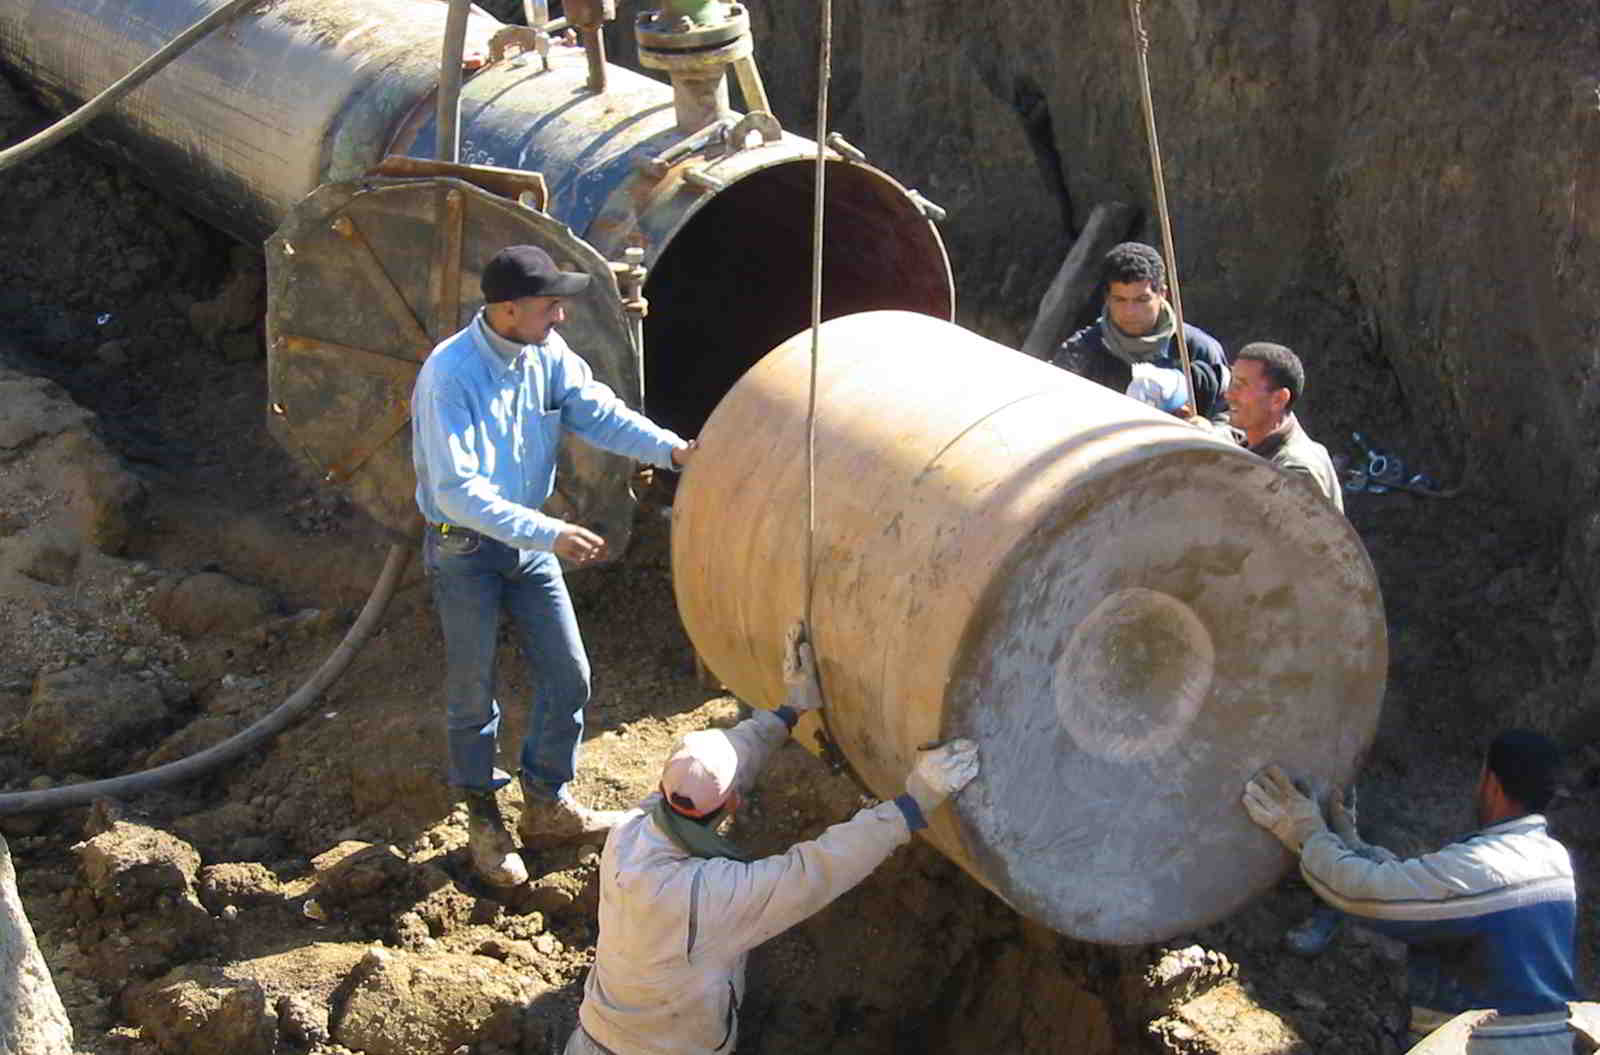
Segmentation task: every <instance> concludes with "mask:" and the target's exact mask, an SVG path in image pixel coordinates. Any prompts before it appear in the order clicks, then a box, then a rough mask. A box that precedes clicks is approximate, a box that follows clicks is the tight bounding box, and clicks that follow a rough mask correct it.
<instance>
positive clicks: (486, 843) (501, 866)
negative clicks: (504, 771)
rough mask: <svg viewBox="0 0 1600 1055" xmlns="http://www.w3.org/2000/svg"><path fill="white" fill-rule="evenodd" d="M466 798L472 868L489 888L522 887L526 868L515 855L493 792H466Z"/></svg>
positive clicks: (504, 820)
mask: <svg viewBox="0 0 1600 1055" xmlns="http://www.w3.org/2000/svg"><path fill="white" fill-rule="evenodd" d="M466 798H467V850H468V852H469V853H470V854H471V855H472V869H473V871H475V872H477V873H478V875H479V877H480V878H482V879H483V881H484V882H485V883H488V884H489V885H490V886H503V887H510V886H521V885H522V884H523V883H526V882H527V881H528V868H527V866H526V865H524V864H523V863H522V858H521V857H520V856H519V855H518V854H517V846H516V843H514V842H512V841H511V832H510V831H509V830H507V828H506V818H505V815H504V814H502V813H501V812H500V803H499V802H498V801H497V800H496V799H495V797H494V792H492V791H469V792H467V794H466Z"/></svg>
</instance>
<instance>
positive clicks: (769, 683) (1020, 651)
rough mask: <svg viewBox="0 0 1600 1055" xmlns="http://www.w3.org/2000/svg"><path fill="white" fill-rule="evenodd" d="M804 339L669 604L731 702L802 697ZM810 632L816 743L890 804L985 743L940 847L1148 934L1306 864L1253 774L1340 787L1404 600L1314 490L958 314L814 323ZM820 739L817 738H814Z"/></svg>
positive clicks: (780, 371) (698, 529) (711, 471)
mask: <svg viewBox="0 0 1600 1055" xmlns="http://www.w3.org/2000/svg"><path fill="white" fill-rule="evenodd" d="M809 371H810V333H809V331H807V332H805V333H802V334H800V335H798V336H796V337H794V338H792V339H790V340H788V341H786V342H784V343H783V344H781V345H779V346H778V347H777V348H776V349H775V350H774V351H772V352H771V353H770V354H769V355H767V356H766V357H765V358H763V359H761V360H760V362H759V363H757V365H756V366H755V367H754V368H753V369H751V370H750V372H749V373H748V374H746V375H745V376H744V377H743V379H741V380H740V381H739V382H738V384H737V385H735V386H734V388H733V389H732V390H731V391H730V392H729V393H728V395H727V396H726V397H725V398H724V399H723V400H722V402H721V404H720V405H719V406H717V408H716V409H715V411H714V412H713V414H712V415H711V418H710V420H709V421H708V422H707V423H706V426H705V428H704V429H703V430H702V431H701V433H700V452H699V454H698V457H697V458H696V460H695V462H694V465H693V466H692V467H691V468H690V470H689V471H688V472H687V473H686V474H685V476H684V479H683V481H682V483H681V485H680V488H679V491H678V499H677V504H676V506H675V509H674V533H673V548H672V552H673V570H674V577H675V581H676V588H677V594H678V604H679V608H680V611H681V613H682V616H683V620H684V623H685V625H686V627H687V629H688V631H689V635H690V637H691V639H692V640H693V642H694V644H695V647H696V648H697V649H698V650H699V651H700V653H701V655H702V657H703V658H704V659H705V661H706V663H707V664H708V666H709V667H710V668H711V669H712V671H714V672H715V674H716V675H717V676H718V677H719V678H721V679H722V681H723V682H724V683H725V684H726V685H727V686H728V687H729V688H730V689H731V690H732V691H734V692H735V693H737V694H738V695H740V696H741V697H743V698H745V699H747V700H750V701H752V702H755V703H757V704H760V705H768V706H770V705H775V704H776V703H778V702H780V700H781V697H782V688H783V687H782V683H781V679H780V674H779V660H780V656H781V652H782V644H783V635H784V630H785V628H786V627H787V626H788V624H789V623H790V622H792V621H793V620H794V619H795V618H796V617H798V616H799V615H800V614H801V612H802V610H803V608H804V604H805V582H804V579H805V567H804V563H805V554H806V522H807V518H806V507H807V497H806V495H807V484H806V460H805V456H804V452H805V449H806V407H807V397H808V384H809ZM818 384H819V388H818V395H817V405H818V408H819V409H818V419H817V425H816V429H817V433H816V437H817V438H816V483H815V495H816V498H815V502H816V532H817V535H816V538H815V553H816V569H815V576H814V589H815V594H814V602H813V605H814V607H813V625H812V634H813V638H814V640H815V643H816V649H817V653H818V656H819V657H820V661H821V673H822V684H823V690H824V693H825V695H826V697H827V701H828V706H827V710H826V725H827V729H826V735H827V737H828V738H830V739H831V742H832V746H833V747H834V748H836V749H837V751H838V752H839V753H840V754H842V756H843V758H844V759H845V760H847V761H848V764H849V766H850V767H851V768H852V769H853V770H854V772H855V774H856V775H857V776H858V777H859V779H860V780H861V782H862V783H863V784H864V785H865V786H866V787H867V788H868V789H869V790H870V791H871V792H872V793H874V794H876V795H879V796H883V797H888V796H891V795H894V794H896V793H898V792H899V790H900V789H901V786H902V781H903V779H904V776H905V774H906V772H907V771H908V770H909V769H910V767H911V766H912V764H913V761H914V759H915V755H916V750H917V748H918V746H919V745H922V744H925V743H928V742H930V741H937V740H942V739H945V738H947V737H954V736H967V737H972V738H974V739H976V740H977V741H978V743H979V745H980V751H981V754H982V760H983V772H982V775H981V776H980V777H979V779H978V781H977V782H976V783H975V784H973V785H972V787H971V788H969V789H968V790H967V791H966V792H965V793H963V794H962V795H960V796H959V797H957V798H956V799H955V800H953V803H952V807H950V808H946V809H944V810H941V811H940V813H939V815H938V816H937V817H936V818H935V819H934V821H933V824H932V826H931V827H930V828H929V829H928V831H927V833H926V834H927V836H928V838H929V839H930V841H931V842H932V843H933V844H934V845H935V846H937V847H938V848H939V849H940V850H941V851H942V852H944V853H945V854H947V855H948V856H949V857H950V858H951V859H953V860H954V861H956V862H957V863H958V864H960V865H961V867H963V868H964V869H966V870H967V871H968V872H969V873H970V874H971V875H972V876H973V877H974V878H976V879H977V880H978V881H980V882H981V883H983V884H984V885H985V886H987V887H988V888H989V889H991V890H992V891H994V892H995V893H996V894H998V895H999V896H1000V897H1002V898H1004V899H1005V900H1006V901H1007V902H1009V903H1010V904H1011V905H1012V906H1013V907H1014V908H1016V909H1017V911H1019V912H1021V913H1023V914H1024V915H1026V916H1029V917H1031V918H1033V919H1035V920H1038V921H1039V922H1041V923H1043V924H1045V925H1047V926H1049V927H1051V928H1053V929H1055V930H1057V931H1059V932H1061V933H1063V934H1066V935H1070V936H1072V937H1075V938H1080V939H1084V940H1089V941H1095V942H1108V943H1139V942H1149V941H1157V940H1161V939H1165V938H1168V937H1171V936H1173V935H1175V934H1179V933H1182V932H1184V931H1187V930H1191V929H1193V928H1195V927H1197V926H1201V925H1203V924H1206V923H1208V922H1211V921H1214V920H1216V919H1218V918H1220V917H1222V916H1224V915H1226V914H1228V913H1229V912H1231V911H1233V910H1235V909H1237V908H1239V907H1240V906H1241V905H1243V904H1244V903H1245V902H1247V901H1248V900H1250V899H1251V898H1252V897H1254V896H1255V895H1257V894H1259V893H1261V892H1262V891H1264V890H1265V889H1266V888H1267V887H1268V886H1270V885H1271V884H1272V883H1273V882H1274V880H1275V879H1276V878H1277V877H1278V876H1279V875H1280V874H1281V873H1282V872H1283V870H1284V868H1285V866H1286V865H1287V863H1288V857H1287V855H1286V854H1285V853H1284V851H1283V850H1282V848H1281V847H1280V846H1279V845H1278V843H1277V842H1276V841H1275V840H1274V839H1273V838H1272V837H1271V836H1270V835H1267V834H1266V833H1265V832H1263V831H1261V830H1260V829H1259V828H1257V827H1256V826H1255V825H1254V824H1252V823H1251V822H1250V820H1249V819H1248V818H1247V817H1246V815H1245V813H1244V810H1243V808H1242V807H1241V806H1240V804H1239V796H1240V792H1241V790H1242V788H1243V785H1244V783H1245V781H1246V779H1248V778H1249V777H1250V776H1251V775H1252V774H1254V773H1255V772H1256V771H1258V770H1259V769H1260V768H1261V767H1263V766H1265V765H1266V764H1268V763H1270V762H1281V763H1283V764H1285V765H1287V766H1289V767H1290V768H1292V769H1293V770H1294V771H1295V772H1297V773H1301V774H1305V775H1307V776H1308V777H1310V778H1311V779H1312V780H1313V781H1315V782H1317V783H1318V784H1319V785H1320V786H1322V787H1324V788H1330V787H1333V786H1336V785H1340V784H1342V783H1343V782H1345V781H1347V780H1348V779H1349V778H1350V777H1351V775H1352V773H1353V771H1354V769H1355V766H1356V764H1357V762H1358V760H1359V758H1360V756H1361V755H1362V754H1363V752H1364V751H1365V750H1366V748H1367V747H1368V746H1369V744H1370V743H1371V740H1372V737H1373V734H1374V731H1375V729H1376V725H1377V720H1378V712H1379V707H1380V704H1381V700H1382V695H1383V686H1384V674H1385V669H1386V665H1387V645H1386V639H1385V631H1384V619H1383V605H1382V600H1381V597H1380V594H1379V590H1378V584H1377V581H1376V578H1375V576H1374V573H1373V569H1372V565H1371V563H1370V561H1369V560H1368V558H1367V554H1366V552H1365V550H1364V549H1363V548H1362V545H1361V543H1360V541H1359V539H1358V538H1357V536H1356V534H1355V532H1354V530H1353V529H1352V528H1351V527H1350V525H1349V524H1348V523H1347V522H1346V521H1345V519H1344V517H1343V516H1341V515H1340V514H1339V513H1338V512H1336V511H1335V510H1334V509H1333V507H1332V506H1330V505H1329V504H1328V503H1327V502H1326V501H1324V499H1323V498H1322V497H1321V495H1319V494H1317V493H1315V492H1314V491H1313V490H1312V489H1311V488H1309V487H1307V486H1304V485H1303V483H1302V482H1301V481H1299V480H1297V479H1294V478H1291V477H1289V476H1287V475H1286V474H1284V473H1282V472H1280V471H1279V470H1278V469H1276V468H1274V467H1273V466H1272V465H1270V464H1269V463H1267V462H1265V461H1263V460H1261V459H1260V458H1257V457H1255V456H1254V455H1251V454H1249V453H1247V452H1245V451H1243V450H1241V449H1239V448H1237V447H1234V446H1232V445H1231V444H1228V443H1225V442H1223V441H1221V440H1218V439H1215V438H1213V437H1212V436H1210V435H1209V434H1206V433H1202V432H1200V431H1199V430H1196V429H1194V428H1192V427H1190V426H1188V425H1185V424H1183V423H1181V422H1179V421H1177V420H1176V419H1174V418H1171V417H1168V416H1166V415H1163V414H1159V413H1157V412H1155V411H1152V410H1150V409H1148V408H1146V407H1144V406H1142V405H1141V404H1138V403H1136V402H1134V401H1133V400H1130V399H1127V398H1126V397H1124V396H1122V395H1120V394H1118V393H1115V392H1111V391H1108V390H1106V389H1103V388H1100V387H1098V386H1096V385H1093V384H1091V383H1089V382H1086V381H1084V380H1082V379H1080V378H1077V377H1074V376H1072V375H1070V374H1067V373H1065V372H1063V371H1060V370H1056V369H1054V368H1052V367H1049V366H1046V365H1044V364H1042V363H1040V362H1038V361H1037V360H1034V359H1032V358H1029V357H1027V356H1024V355H1022V354H1020V353H1018V352H1014V351H1012V350H1010V349H1007V348H1004V347H1001V346H1000V345H997V344H994V343H992V342H989V341H987V340H984V339H982V338H980V337H978V336H976V335H974V334H972V333H970V332H968V331H965V330H962V329H960V328H958V327H956V326H953V325H950V324H948V323H944V322H941V321H938V320H934V319H930V318H927V317H925V316H920V315H914V314H909V313H901V312H871V313H866V314H860V315H855V316H851V317H848V318H841V319H836V320H833V321H831V322H827V323H825V324H824V325H823V326H822V330H821V354H820V357H819V364H818ZM820 732H821V731H820V730H811V731H807V730H801V734H802V739H804V740H806V741H809V742H812V743H813V744H815V743H816V737H815V736H813V735H812V734H813V733H820Z"/></svg>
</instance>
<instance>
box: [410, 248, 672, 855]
mask: <svg viewBox="0 0 1600 1055" xmlns="http://www.w3.org/2000/svg"><path fill="white" fill-rule="evenodd" d="M588 284H589V276H588V275H586V274H583V273H581V272H570V271H561V270H559V269H558V268H557V267H556V264H555V262H554V261H553V260H552V259H551V258H550V255H549V254H548V253H546V252H545V251H544V250H542V249H539V248H537V247H535V246H527V245H517V246H510V247H508V248H506V249H503V250H501V251H500V252H499V253H497V254H495V256H494V258H493V259H491V260H490V261H489V263H488V265H487V266H485V268H484V270H483V278H482V288H483V297H484V308H483V310H482V311H481V312H479V313H478V315H477V317H476V318H474V319H473V320H472V322H471V323H469V324H468V325H467V327H466V328H465V329H463V330H461V331H460V332H459V333H457V334H455V335H454V336H452V337H450V338H449V339H448V340H446V341H444V342H443V343H442V344H440V345H439V346H438V347H437V348H435V349H434V350H433V353H432V354H431V355H430V356H429V357H428V360H427V362H426V363H424V364H423V366H422V372H421V373H420V374H419V375H418V377H417V386H416V390H415V392H414V393H413V394H412V401H411V409H412V419H411V436H412V452H413V459H414V461H415V463H416V470H417V505H418V507H419V508H420V509H421V510H422V515H423V518H424V519H425V520H426V521H427V525H428V526H427V535H426V540H425V543H424V547H423V561H424V565H425V567H426V569H427V571H428V575H429V578H430V580H431V582H432V584H433V595H434V603H435V605H436V607H437V608H438V610H439V622H440V624H441V625H442V627H443V629H444V641H445V656H446V664H447V668H448V669H447V672H446V675H445V696H446V702H447V706H448V730H449V743H450V774H449V781H450V783H451V785H452V786H454V787H457V788H460V789H461V790H462V791H463V793H464V794H465V796H466V799H467V805H468V818H469V820H468V832H469V846H470V848H471V853H472V861H473V866H474V867H475V868H476V869H477V870H478V872H479V873H480V874H481V875H482V876H483V877H484V879H485V880H487V881H488V882H490V883H494V884H497V885H503V886H515V885H517V884H519V883H522V882H525V881H526V879H527V875H528V873H527V869H526V867H525V866H524V865H523V863H522V860H521V858H520V857H518V856H517V853H516V847H515V846H514V844H513V842H512V839H511V835H510V833H509V832H508V831H507V829H506V824H505V819H504V817H503V815H502V814H501V812H500V807H499V805H498V803H497V801H496V799H495V792H496V791H497V790H498V789H499V788H501V787H503V786H504V785H506V784H508V783H510V780H511V778H510V776H509V775H508V774H507V773H506V772H505V771H503V770H500V769H496V768H495V766H494V758H495V736H496V733H497V732H498V730H499V727H500V707H499V704H498V703H497V702H496V700H495V698H494V682H495V653H496V640H497V635H498V630H499V625H500V611H501V608H502V607H504V608H506V609H509V610H510V612H511V616H512V619H513V621H514V623H515V625H516V630H517V634H518V640H519V643H520V644H521V647H522V651H523V654H524V655H525V656H526V657H527V658H528V661H529V663H530V664H532V666H533V667H534V668H535V670H536V672H537V678H536V685H535V688H534V692H533V699H532V701H531V708H530V712H529V716H528V732H527V736H526V738H525V739H524V740H523V743H522V751H521V759H520V764H521V779H520V783H521V785H522V794H523V812H522V818H521V820H520V822H519V823H518V829H519V834H520V835H521V836H522V841H523V844H524V845H534V844H537V845H548V844H550V843H552V842H560V841H563V840H568V839H573V838H577V837H580V836H582V835H585V834H589V833H594V832H601V831H604V830H606V829H607V828H609V827H610V826H611V825H612V824H614V823H615V822H616V820H617V818H618V817H620V816H621V814H620V812H607V811H600V810H591V809H588V808H586V807H584V806H581V805H579V804H578V803H577V802H576V801H575V800H574V799H573V797H572V793H571V791H570V790H569V788H568V784H569V782H570V781H571V780H572V778H573V775H574V773H575V771H576V768H577V760H578V743H579V741H580V740H581V739H582V736H583V709H584V705H585V704H586V703H587V702H588V700H589V659H588V656H587V654H586V653H585V652H584V647H583V639H582V637H581V636H580V635H579V633H578V623H577V619H576V617H575V615H574V613H573V609H572V601H571V598H570V597H569V595H568V593H567V586H566V582H565V580H564V579H563V578H562V573H561V565H560V563H559V562H558V561H557V557H561V558H564V559H566V560H568V561H570V562H572V563H574V564H578V565H582V564H587V563H589V562H591V561H594V560H596V559H597V558H599V557H601V556H603V555H604V553H605V546H606V541H605V539H603V538H601V537H600V536H599V535H597V534H595V533H594V532H592V531H590V530H588V529H587V528H584V527H582V526H580V525H578V524H570V523H567V522H566V521H563V520H559V519H557V518H556V517H552V516H549V515H547V514H545V513H541V512H540V511H539V507H540V506H542V505H543V504H544V503H545V501H546V500H547V499H549V497H550V494H551V492H552V490H553V489H554V486H555V475H556V457H557V452H558V451H559V449H560V444H561V435H562V433H563V431H566V432H571V433H573V434H575V435H577V436H578V437H579V438H581V439H582V440H584V441H585V442H586V443H590V444H592V445H594V446H596V447H599V448H601V449H603V450H607V451H612V452H615V453H617V454H621V455H624V456H626V457H629V458H633V459H635V460H637V461H641V462H648V463H649V464H651V465H655V466H659V467H661V468H664V469H666V468H672V469H676V468H680V467H682V466H683V465H684V464H685V463H686V462H687V461H688V460H689V456H690V454H691V452H692V450H693V444H691V443H687V442H685V441H684V440H683V439H682V438H681V437H679V436H677V435H676V434H675V433H672V432H670V431H668V430H666V429H663V428H661V427H659V426H657V425H656V424H654V423H653V422H651V421H650V420H649V419H648V418H645V417H644V416H643V415H641V414H638V413H636V412H635V411H633V410H630V409H629V408H628V407H627V405H626V404H624V403H623V402H622V400H621V399H619V398H618V397H617V395H616V394H615V393H614V392H612V391H611V389H610V388H608V387H606V386H605V385H604V384H602V383H601V382H599V381H596V380H595V379H594V375H593V372H592V371H591V370H590V369H589V364H588V363H586V362H584V361H583V360H582V359H580V358H579V357H578V356H577V355H576V354H575V353H574V352H573V351H572V350H571V349H570V348H568V347H567V345H566V342H565V341H563V340H562V339H561V335H560V334H558V333H556V331H555V327H556V326H557V325H558V324H559V323H561V322H562V321H563V320H564V319H565V317H566V314H565V310H564V306H563V298H565V297H569V296H572V295H574V294H577V293H580V292H582V291H583V290H584V289H585V288H587V286H588Z"/></svg>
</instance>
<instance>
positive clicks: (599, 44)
mask: <svg viewBox="0 0 1600 1055" xmlns="http://www.w3.org/2000/svg"><path fill="white" fill-rule="evenodd" d="M600 29H601V27H600V26H580V27H579V28H578V35H579V36H580V37H582V38H583V52H584V54H585V55H587V56H588V57H589V90H590V91H591V92H595V93H596V94H598V93H600V92H603V91H605V90H606V38H605V36H604V35H603V34H602V33H601V32H600Z"/></svg>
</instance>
